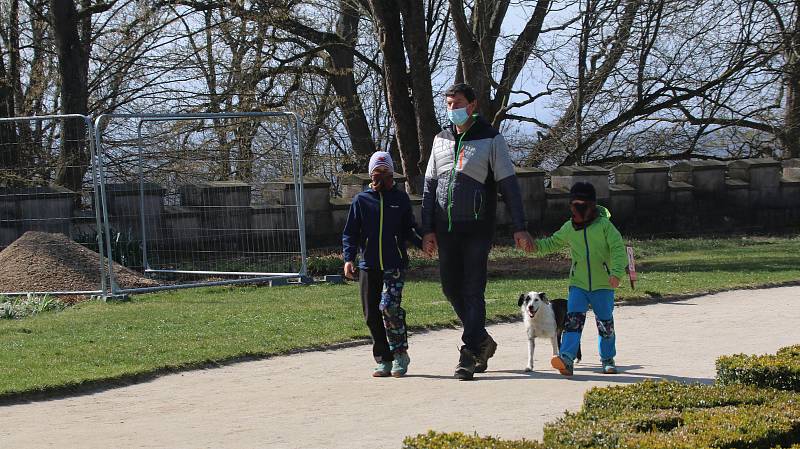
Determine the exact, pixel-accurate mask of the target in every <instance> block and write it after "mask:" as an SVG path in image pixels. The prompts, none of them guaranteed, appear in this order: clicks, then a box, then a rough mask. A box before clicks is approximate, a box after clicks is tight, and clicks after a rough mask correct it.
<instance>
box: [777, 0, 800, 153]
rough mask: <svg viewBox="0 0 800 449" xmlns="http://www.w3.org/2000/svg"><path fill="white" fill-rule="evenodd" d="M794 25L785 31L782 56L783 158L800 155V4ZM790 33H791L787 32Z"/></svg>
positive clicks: (781, 137) (796, 11)
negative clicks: (783, 100) (784, 97)
mask: <svg viewBox="0 0 800 449" xmlns="http://www.w3.org/2000/svg"><path fill="white" fill-rule="evenodd" d="M795 14H796V17H795V18H794V27H795V29H793V30H792V31H791V32H787V36H786V37H785V39H786V40H785V42H786V43H785V45H786V48H785V49H784V57H785V58H786V66H785V71H784V73H785V75H784V77H785V78H784V79H785V81H784V82H785V85H786V109H785V110H784V116H783V117H784V125H783V132H781V133H780V134H779V137H780V140H781V143H782V144H783V148H784V155H783V157H784V158H787V159H788V158H798V157H800V57H798V54H797V52H798V51H800V30H798V29H797V28H798V27H800V22H797V20H798V19H800V5H797V7H796V10H795ZM789 33H791V34H789Z"/></svg>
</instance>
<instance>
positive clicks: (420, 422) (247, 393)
mask: <svg viewBox="0 0 800 449" xmlns="http://www.w3.org/2000/svg"><path fill="white" fill-rule="evenodd" d="M509 301H516V299H515V298H509ZM409 313H412V314H413V313H414V311H413V310H411V311H409ZM615 318H616V330H617V335H618V337H617V340H618V352H619V354H618V356H617V363H618V364H619V366H620V368H621V369H622V370H623V372H622V373H621V374H619V375H616V376H606V375H602V374H599V373H598V369H599V364H598V355H597V347H596V343H595V341H596V338H597V331H596V329H595V328H594V320H593V319H592V316H591V314H590V316H589V319H588V320H587V323H589V324H591V325H590V326H587V328H586V330H585V331H584V338H583V353H584V357H585V359H584V362H583V363H581V364H579V365H577V368H576V372H575V376H574V377H573V378H564V377H561V376H559V375H558V374H557V373H556V372H555V371H554V370H553V369H551V368H550V366H549V363H548V360H549V356H550V354H549V353H548V352H549V344H548V343H547V342H546V341H540V342H539V343H538V344H537V350H536V361H535V366H534V372H533V373H525V372H523V368H524V366H525V351H526V343H525V335H524V330H523V328H522V324H520V323H511V324H500V325H495V326H491V328H490V329H489V330H490V332H491V333H492V335H493V336H494V338H495V339H496V340H497V341H498V343H499V345H500V347H499V349H498V351H497V354H496V355H495V357H494V358H493V359H491V361H490V364H489V372H487V373H486V374H484V375H481V376H479V377H476V379H477V380H476V381H474V382H459V381H456V380H453V379H452V378H451V375H452V369H453V367H454V366H455V364H456V362H457V358H458V354H457V346H458V345H459V336H460V331H459V330H442V331H434V332H428V333H423V334H417V335H413V336H412V337H411V340H410V344H411V351H410V355H411V358H412V363H411V368H410V371H409V375H408V376H407V377H406V378H404V379H394V378H384V379H373V378H372V377H370V373H371V369H372V365H373V364H372V361H371V352H370V349H369V346H357V347H353V348H348V349H341V350H336V351H321V352H310V353H303V354H297V355H291V356H285V357H275V358H272V359H267V360H260V361H254V362H243V363H238V364H234V365H229V366H224V367H220V368H216V369H209V370H200V371H192V372H185V373H181V374H174V375H168V376H164V377H160V378H157V379H155V380H153V381H150V382H146V383H142V384H137V385H132V386H129V387H124V388H116V389H111V390H107V391H103V392H99V393H95V394H90V395H84V396H78V397H72V398H65V399H57V400H51V401H42V402H35V403H27V404H20V405H11V406H6V407H0V422H2V426H0V447H9V448H12V447H13V448H27V447H36V448H41V447H59V448H67V447H76V448H108V447H120V448H134V447H136V448H156V447H158V448H164V447H169V448H204V447H215V448H217V447H219V448H222V447H224V448H252V447H269V448H349V449H353V448H370V449H374V448H393V447H394V448H399V447H400V445H401V441H402V439H403V438H404V437H405V436H407V435H416V434H417V433H422V432H425V431H427V430H428V429H435V430H439V431H461V432H467V433H472V432H477V433H478V434H480V435H496V436H500V437H502V438H510V439H516V438H523V437H524V438H529V439H539V438H541V435H542V426H543V425H544V423H546V422H550V421H553V420H554V419H556V418H558V417H559V416H561V415H562V414H563V412H564V410H576V409H577V408H578V407H579V406H580V403H581V400H582V397H583V393H584V392H585V391H586V390H587V389H589V388H591V387H595V386H602V385H609V384H626V383H631V382H638V381H641V380H643V379H648V378H654V379H672V380H680V381H686V382H695V381H699V382H711V381H712V380H713V378H714V374H715V371H714V360H715V359H716V358H717V357H718V356H720V355H723V354H732V353H740V352H743V353H768V352H774V351H776V350H777V349H778V348H780V347H782V346H788V345H791V344H797V343H800V287H781V288H773V289H765V290H742V291H732V292H727V293H720V294H715V295H709V296H704V297H698V298H693V299H688V300H684V301H677V302H667V303H659V304H649V305H646V306H625V307H620V308H618V309H617V311H616V317H615Z"/></svg>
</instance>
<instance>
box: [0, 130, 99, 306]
mask: <svg viewBox="0 0 800 449" xmlns="http://www.w3.org/2000/svg"><path fill="white" fill-rule="evenodd" d="M92 134H93V131H92V121H91V119H90V118H89V117H86V116H84V115H78V114H69V115H49V116H37V117H12V118H0V250H2V252H0V295H19V294H29V293H33V294H74V295H86V294H101V293H103V292H104V291H105V290H106V286H105V279H106V276H105V270H104V263H103V261H102V257H101V256H100V254H102V253H103V252H104V248H103V242H102V239H101V238H100V237H99V232H100V230H101V223H100V217H101V215H100V208H99V207H97V205H98V204H99V194H98V192H97V189H96V187H97V185H98V182H97V181H98V178H97V173H96V171H95V166H94V164H93V163H92V161H93V160H94V159H95V155H96V152H95V148H94V139H93V135H92ZM65 186H66V187H65Z"/></svg>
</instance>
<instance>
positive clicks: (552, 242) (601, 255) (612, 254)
mask: <svg viewBox="0 0 800 449" xmlns="http://www.w3.org/2000/svg"><path fill="white" fill-rule="evenodd" d="M609 218H611V213H610V212H609V211H608V209H606V208H605V207H603V206H597V218H595V220H594V221H593V222H592V223H591V224H590V225H589V226H588V227H586V228H584V229H578V230H576V229H575V228H574V227H573V226H572V222H571V221H567V222H566V223H564V226H561V229H559V230H558V231H556V232H555V233H554V234H553V235H552V236H550V237H548V238H544V239H539V240H537V241H536V246H537V247H538V249H539V251H540V252H541V253H542V254H547V253H552V252H554V251H558V250H559V249H561V248H563V247H564V246H566V245H569V247H570V253H571V255H572V269H571V270H570V272H569V285H570V286H575V287H578V288H582V289H584V290H588V291H592V290H600V289H611V286H610V285H609V284H608V277H609V276H610V275H614V276H616V277H617V278H619V279H620V281H621V280H622V279H623V276H624V275H625V267H626V266H627V265H628V256H627V253H626V252H625V243H623V241H622V236H621V235H620V233H619V231H618V230H617V228H616V227H615V226H614V225H613V224H612V223H611V221H610V220H609Z"/></svg>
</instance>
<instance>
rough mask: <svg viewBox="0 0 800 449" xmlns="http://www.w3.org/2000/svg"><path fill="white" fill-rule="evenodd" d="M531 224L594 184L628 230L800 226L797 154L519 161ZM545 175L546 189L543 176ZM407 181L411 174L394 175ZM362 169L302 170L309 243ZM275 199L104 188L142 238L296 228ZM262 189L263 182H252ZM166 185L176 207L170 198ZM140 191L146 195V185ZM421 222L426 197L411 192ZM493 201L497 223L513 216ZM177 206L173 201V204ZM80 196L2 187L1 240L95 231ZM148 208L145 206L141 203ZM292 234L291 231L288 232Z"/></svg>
mask: <svg viewBox="0 0 800 449" xmlns="http://www.w3.org/2000/svg"><path fill="white" fill-rule="evenodd" d="M517 177H518V179H519V184H520V188H521V192H522V199H523V205H524V208H525V215H526V218H527V220H528V227H529V230H530V231H531V232H533V233H535V234H541V233H550V232H553V231H554V230H556V229H557V228H558V227H559V226H560V225H561V224H562V223H563V222H564V221H565V220H567V219H568V217H569V208H568V205H569V187H570V186H571V185H572V184H573V183H574V182H576V181H589V182H591V183H592V184H593V185H594V186H595V188H596V190H597V195H598V202H599V203H600V204H601V205H604V206H606V207H608V208H609V210H610V211H611V214H612V221H613V222H614V223H615V224H616V225H617V226H618V227H619V228H620V230H621V231H623V232H625V233H627V234H629V235H682V234H698V233H714V232H726V231H731V232H749V231H757V230H764V231H772V230H782V229H798V228H800V159H790V160H784V161H776V160H773V159H745V160H738V161H734V162H730V163H723V162H718V161H685V162H680V163H677V164H675V165H671V166H670V165H665V164H656V163H639V164H621V165H618V166H616V167H614V168H612V169H607V168H603V167H597V166H569V167H559V168H557V169H556V170H554V171H552V172H550V173H547V172H546V171H544V170H541V169H538V168H527V167H526V168H517ZM548 178H549V187H547V186H546V180H547V179H548ZM395 181H396V182H397V184H398V185H399V186H400V187H401V188H404V185H405V178H404V177H403V176H402V175H395ZM369 182H370V179H369V176H367V175H366V174H349V175H343V176H342V177H341V179H340V185H341V193H342V196H341V197H332V196H331V184H330V182H328V181H327V180H324V179H320V178H315V177H305V178H304V183H303V189H304V195H305V196H304V197H305V204H304V206H305V220H306V235H307V237H308V243H309V246H310V247H314V246H324V245H337V244H339V243H340V238H341V231H342V229H343V228H344V224H345V222H346V220H347V213H348V209H349V206H350V202H351V201H352V198H353V197H354V196H355V195H356V194H358V193H359V192H361V191H363V190H364V188H365V187H366V186H367V185H369ZM274 184H275V185H273V186H271V187H270V188H271V189H272V190H273V191H272V192H271V193H272V196H271V197H269V198H267V199H262V200H260V201H258V202H256V201H254V200H253V198H252V196H253V193H252V192H253V186H250V185H248V184H244V183H241V182H236V181H226V182H203V183H197V184H190V185H183V186H177V187H176V186H170V189H171V190H169V189H167V188H165V187H164V186H159V185H156V184H146V185H145V186H143V188H142V187H141V186H140V185H139V184H113V185H107V186H106V196H107V199H108V200H107V206H108V207H107V209H108V214H109V222H110V223H111V226H112V228H115V229H129V230H131V232H132V233H134V234H136V235H138V236H139V237H141V221H142V220H141V216H142V214H144V217H145V227H146V228H147V236H146V237H147V240H148V241H152V242H154V244H157V243H156V242H159V241H163V240H165V239H169V240H170V241H171V242H173V243H174V242H176V241H178V242H179V241H182V239H187V238H188V237H192V238H194V241H196V237H197V236H189V235H187V232H186V230H187V229H195V228H204V229H219V230H224V229H226V228H232V229H239V230H241V229H252V230H258V229H281V228H285V229H287V230H288V229H291V228H292V227H296V215H294V214H287V213H286V208H287V206H288V207H291V205H293V204H294V186H293V183H292V182H291V180H287V181H286V182H283V183H281V182H278V183H274ZM256 187H257V188H259V189H261V188H263V186H256ZM168 190H169V191H171V192H173V193H172V194H173V195H176V196H177V197H178V202H179V205H165V204H166V203H165V195H167V194H168ZM142 191H143V192H144V195H143V197H141V198H140V192H142ZM411 199H412V204H413V207H414V212H415V214H416V216H417V220H418V221H419V218H420V207H421V201H422V199H421V197H420V196H416V195H412V197H411ZM500 201H501V205H499V206H498V208H497V223H498V226H499V227H501V228H502V227H504V226H509V224H510V221H511V219H510V215H509V213H508V211H507V208H506V207H504V206H503V205H502V198H501V199H500ZM171 202H172V203H173V204H174V202H175V201H174V200H173V201H171ZM74 204H75V201H74V194H73V193H72V192H70V191H68V190H66V189H63V188H61V187H40V188H27V189H14V188H3V189H0V247H5V246H6V245H8V244H9V243H11V242H12V241H14V240H15V239H16V238H18V237H19V236H20V235H22V234H23V233H24V232H25V231H27V230H44V231H48V232H60V233H63V234H67V235H76V234H78V233H86V232H90V230H91V229H93V228H94V227H95V219H94V216H93V215H91V216H90V215H88V214H87V213H86V211H76V210H75V209H74ZM142 207H144V210H142ZM287 232H288V231H287ZM226 235H227V234H226V233H225V232H222V231H220V232H219V234H218V235H216V234H215V235H209V236H208V240H209V242H211V241H214V242H216V244H214V245H212V244H211V243H209V247H214V246H217V245H223V246H224V245H225V239H226Z"/></svg>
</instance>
